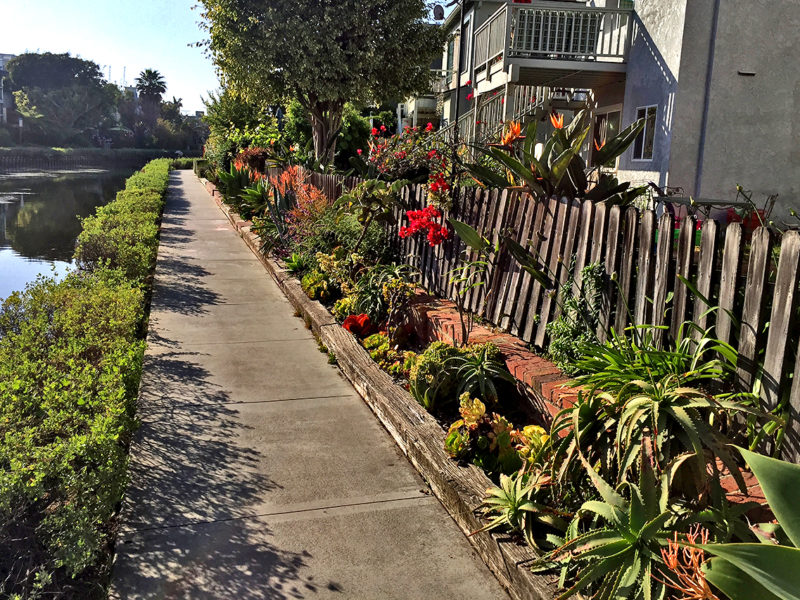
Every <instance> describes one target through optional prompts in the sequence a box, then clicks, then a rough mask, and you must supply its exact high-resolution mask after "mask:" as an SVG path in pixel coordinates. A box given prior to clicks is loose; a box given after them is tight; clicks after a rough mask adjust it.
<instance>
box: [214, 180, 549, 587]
mask: <svg viewBox="0 0 800 600" xmlns="http://www.w3.org/2000/svg"><path fill="white" fill-rule="evenodd" d="M201 181H202V183H203V184H204V185H205V187H206V190H207V191H208V192H209V196H210V197H211V198H212V199H213V200H214V202H215V203H216V204H217V206H218V207H219V209H220V211H222V213H223V214H224V215H225V216H226V218H227V219H228V220H229V221H230V223H231V224H232V225H233V227H234V228H235V229H236V231H237V233H238V234H239V235H240V236H241V237H242V239H243V240H244V242H245V243H246V244H247V246H248V247H249V248H250V250H251V251H252V252H253V254H254V255H255V256H256V258H258V260H259V261H260V262H261V264H262V265H263V266H264V268H265V269H266V270H267V271H268V272H269V274H270V275H271V277H272V278H273V279H274V280H275V283H276V284H277V285H278V287H279V288H280V289H281V291H282V292H283V293H284V294H285V296H286V297H287V299H288V300H289V302H290V303H291V304H292V306H294V308H295V310H296V311H297V313H298V315H299V316H301V317H302V318H303V319H304V320H305V322H306V325H307V326H308V327H310V329H311V330H312V331H313V332H314V334H315V335H316V336H317V337H318V338H319V339H320V341H321V342H322V343H323V344H325V346H327V347H328V349H329V350H330V351H332V352H333V353H334V354H335V356H336V359H337V363H338V366H339V369H340V370H341V371H342V373H343V374H344V375H345V377H347V379H348V380H349V381H350V383H351V384H352V385H353V387H354V388H355V389H356V391H357V392H358V394H359V395H360V396H361V398H362V399H363V400H364V402H365V403H366V404H367V406H369V407H370V409H371V410H372V412H373V413H374V414H375V416H376V417H377V418H378V420H379V421H380V422H381V424H382V425H383V426H384V427H385V428H386V430H387V431H388V432H389V434H390V435H391V436H392V438H393V439H394V440H395V442H396V443H397V445H398V446H399V448H400V449H401V451H402V452H403V454H405V456H406V458H408V460H409V462H411V464H412V465H413V466H414V468H415V469H416V470H417V471H418V472H419V474H420V475H421V476H422V477H423V478H424V479H425V481H426V482H427V483H428V485H429V486H430V488H431V490H432V491H433V493H434V495H435V496H436V497H437V499H438V500H439V501H440V502H441V504H442V505H443V506H444V508H445V510H447V512H448V514H449V515H450V516H451V518H452V519H453V520H454V521H455V522H456V524H457V525H458V527H459V529H461V531H462V532H463V533H464V534H465V535H466V536H467V539H468V540H469V541H470V543H471V544H472V546H473V547H474V548H475V550H476V552H477V553H478V555H479V556H480V557H481V560H483V561H484V563H486V565H487V566H488V567H489V569H490V570H491V571H492V573H493V574H494V575H495V577H496V578H497V579H498V581H499V582H500V583H501V585H502V586H503V587H504V588H505V589H506V590H507V591H508V593H509V594H510V596H511V597H512V598H514V599H515V600H551V599H552V598H555V597H556V596H557V595H558V593H557V591H556V588H557V582H556V579H555V578H554V577H548V576H543V575H540V574H535V573H532V572H531V571H530V564H531V563H532V561H533V560H535V559H536V558H537V555H536V554H535V553H534V552H533V551H532V550H531V549H530V548H528V547H526V546H524V545H522V544H519V543H517V542H516V541H515V540H513V539H511V538H510V537H509V536H508V535H497V534H492V533H489V532H481V533H477V534H474V535H470V534H471V533H472V532H474V531H477V530H478V529H480V528H481V527H483V525H484V522H483V521H481V519H480V518H479V517H478V516H477V515H476V514H475V508H477V507H478V506H479V505H480V503H481V501H482V499H483V496H484V493H485V492H486V490H487V488H489V487H491V486H493V485H494V484H493V483H492V481H491V480H490V479H489V478H488V477H487V476H486V474H485V473H484V472H483V471H482V470H481V469H479V468H477V467H475V466H474V465H466V466H459V465H458V464H457V463H455V462H454V461H453V460H452V459H450V457H449V456H448V455H447V453H446V452H445V450H444V439H445V433H444V431H443V430H442V428H441V427H440V426H439V424H438V423H437V422H436V420H435V419H434V418H433V417H432V416H431V415H430V414H429V413H428V412H427V411H425V410H424V409H422V407H420V406H419V404H418V403H417V402H416V401H415V400H414V398H413V397H412V396H411V395H410V394H409V393H408V392H406V391H405V390H403V389H402V388H401V387H400V386H398V385H396V384H395V383H394V382H393V381H392V379H391V377H389V375H388V374H386V373H385V372H383V371H382V370H381V369H380V367H378V366H377V365H376V364H375V362H374V361H373V360H372V359H371V358H370V356H369V354H368V353H367V351H366V350H365V349H364V348H363V347H362V346H361V345H360V344H359V343H358V342H357V341H356V339H355V338H354V337H353V336H352V335H351V334H349V333H348V332H346V331H345V330H344V329H342V327H341V326H340V325H339V324H338V323H337V322H336V320H335V319H334V318H333V316H332V315H331V314H330V313H329V312H328V310H327V309H326V308H325V307H324V306H323V305H322V304H320V303H319V302H317V301H315V300H311V299H310V298H309V297H308V296H306V294H305V293H304V292H303V290H302V289H301V287H300V283H299V282H298V281H297V280H296V279H295V278H294V277H293V276H292V275H291V274H290V273H289V272H288V271H286V269H284V268H283V267H282V266H281V265H280V264H279V263H278V262H276V261H275V260H273V259H271V258H269V257H268V256H265V255H264V254H263V253H262V252H261V250H260V248H261V243H260V238H259V237H258V236H257V235H256V234H255V233H253V232H252V231H251V230H250V224H249V222H248V221H245V220H243V219H242V218H241V217H240V216H239V215H238V214H237V213H235V212H234V211H233V210H231V209H230V207H228V206H227V205H226V204H224V203H223V202H222V198H221V196H220V193H219V192H218V191H217V190H216V187H215V186H214V184H213V183H211V182H208V181H206V180H204V179H201Z"/></svg>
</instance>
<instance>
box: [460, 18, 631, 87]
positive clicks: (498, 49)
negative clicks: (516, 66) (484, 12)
mask: <svg viewBox="0 0 800 600" xmlns="http://www.w3.org/2000/svg"><path fill="white" fill-rule="evenodd" d="M632 25H633V12H632V11H631V10H627V9H617V8H594V7H575V8H571V7H570V8H551V7H546V8H545V7H537V6H536V5H535V3H533V4H530V5H526V6H514V5H512V4H506V5H505V6H503V7H501V8H500V9H499V10H498V11H497V12H495V13H494V14H493V15H492V16H491V17H490V18H489V19H488V20H487V21H486V22H485V23H484V24H483V25H482V26H481V27H480V28H479V29H478V30H477V31H476V32H475V61H474V64H475V74H476V77H477V76H478V74H480V73H481V72H483V71H484V70H486V69H488V68H490V67H491V66H492V65H493V64H495V63H496V62H499V61H506V62H507V60H508V59H509V58H533V59H550V60H567V61H595V62H616V63H622V62H625V61H626V60H627V57H628V49H629V46H630V41H631V29H632Z"/></svg>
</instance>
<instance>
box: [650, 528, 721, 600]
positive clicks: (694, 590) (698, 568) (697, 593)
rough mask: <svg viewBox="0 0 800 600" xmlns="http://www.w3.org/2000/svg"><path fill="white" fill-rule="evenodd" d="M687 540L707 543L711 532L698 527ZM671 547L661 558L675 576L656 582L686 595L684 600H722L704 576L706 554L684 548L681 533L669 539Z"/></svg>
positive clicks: (663, 550) (695, 549) (683, 597)
mask: <svg viewBox="0 0 800 600" xmlns="http://www.w3.org/2000/svg"><path fill="white" fill-rule="evenodd" d="M686 540H687V542H688V544H691V545H694V544H697V543H698V542H699V543H701V544H707V543H708V530H706V529H703V528H701V527H700V526H699V525H697V526H695V527H693V528H692V529H691V530H689V533H687V534H686ZM667 544H668V545H667V547H666V548H664V549H662V550H661V557H662V558H663V559H664V564H665V565H666V567H667V569H669V570H670V571H672V574H671V575H668V574H667V578H666V580H665V581H661V580H659V579H658V578H657V577H655V576H653V579H655V580H656V581H659V582H660V583H664V584H665V585H667V587H670V588H672V589H673V590H676V591H677V592H680V593H681V594H683V595H682V596H681V597H680V600H719V597H718V596H716V595H715V594H714V592H712V591H711V587H710V586H709V585H708V582H707V581H706V577H705V574H704V573H703V563H704V562H705V552H704V551H703V550H701V549H700V548H693V547H692V546H683V544H681V543H680V542H678V532H677V531H676V532H675V537H674V539H672V540H667Z"/></svg>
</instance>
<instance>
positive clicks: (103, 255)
mask: <svg viewBox="0 0 800 600" xmlns="http://www.w3.org/2000/svg"><path fill="white" fill-rule="evenodd" d="M169 163H170V161H168V160H157V161H153V162H151V163H149V164H148V165H147V166H146V167H145V168H144V169H142V171H140V172H139V173H137V174H135V175H134V176H132V177H131V178H130V179H129V180H128V182H127V185H126V189H125V191H123V192H120V194H118V196H117V199H116V200H115V201H114V202H112V203H111V204H109V205H107V206H105V207H103V208H101V209H99V210H98V211H97V213H96V215H95V216H94V217H91V218H90V219H87V220H86V221H85V222H84V225H85V226H86V230H85V231H84V232H83V233H82V234H81V239H80V243H79V246H78V249H77V251H76V260H77V262H78V264H79V265H80V267H81V269H80V270H78V271H74V272H72V273H70V274H69V275H67V277H66V278H65V279H64V280H63V281H60V282H58V281H56V280H55V279H52V278H40V279H38V280H37V281H36V282H34V283H32V284H30V285H29V286H28V287H27V288H26V289H25V290H24V291H22V292H16V293H13V294H11V295H10V296H9V297H8V298H7V299H6V300H5V302H4V303H3V304H2V305H1V306H0V548H2V552H0V597H3V598H6V597H12V598H14V597H19V598H32V597H34V596H35V597H39V596H40V595H41V596H53V597H62V596H63V595H64V594H69V595H70V597H80V598H85V597H89V596H91V595H94V594H95V593H96V591H97V589H99V587H100V585H101V584H100V582H98V581H92V578H97V577H99V576H100V574H101V573H102V572H103V560H102V559H103V558H104V557H105V556H107V555H104V553H105V552H107V551H108V548H109V545H108V535H109V532H110V527H109V520H110V519H111V517H112V516H113V514H114V512H115V510H116V507H117V505H118V504H119V501H120V499H121V497H122V493H123V490H124V485H125V474H126V466H127V447H128V444H129V442H130V437H131V435H132V432H133V430H134V426H135V421H134V405H135V398H136V394H137V389H138V384H139V378H140V374H141V362H142V354H143V351H144V342H143V341H142V340H141V339H140V337H139V335H140V332H141V330H142V324H143V323H142V322H143V318H144V307H145V297H146V290H145V288H144V286H143V285H142V281H143V280H145V278H146V276H147V274H148V269H149V268H150V267H151V266H152V264H153V259H154V257H155V248H156V244H157V233H158V226H157V221H158V218H159V213H160V210H161V207H162V203H163V202H162V194H163V193H164V191H165V190H166V187H167V183H168V173H169ZM109 264H111V265H114V266H118V267H121V268H119V269H109V268H107V265H109Z"/></svg>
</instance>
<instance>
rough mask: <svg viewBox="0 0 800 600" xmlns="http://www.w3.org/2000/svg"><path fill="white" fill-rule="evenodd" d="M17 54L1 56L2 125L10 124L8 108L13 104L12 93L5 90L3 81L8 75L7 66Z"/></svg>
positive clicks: (0, 95)
mask: <svg viewBox="0 0 800 600" xmlns="http://www.w3.org/2000/svg"><path fill="white" fill-rule="evenodd" d="M16 56H17V55H16V54H0V124H3V125H4V124H5V123H7V122H8V107H9V106H12V104H11V92H9V91H8V90H6V89H4V88H3V80H4V79H5V78H6V76H7V75H8V71H7V70H6V64H7V63H8V61H10V60H11V59H12V58H16Z"/></svg>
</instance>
